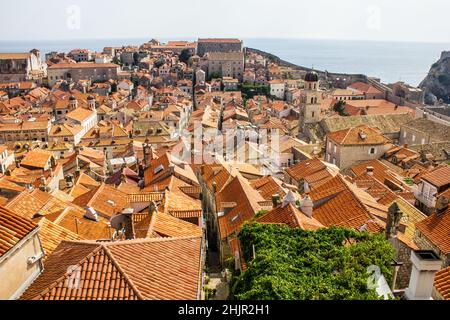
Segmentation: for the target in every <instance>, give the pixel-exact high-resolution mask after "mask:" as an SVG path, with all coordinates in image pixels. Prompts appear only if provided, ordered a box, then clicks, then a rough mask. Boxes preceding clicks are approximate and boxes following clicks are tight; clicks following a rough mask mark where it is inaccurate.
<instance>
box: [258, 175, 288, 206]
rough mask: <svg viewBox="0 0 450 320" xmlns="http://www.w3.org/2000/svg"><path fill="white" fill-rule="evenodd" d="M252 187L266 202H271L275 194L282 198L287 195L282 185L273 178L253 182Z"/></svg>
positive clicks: (268, 177)
mask: <svg viewBox="0 0 450 320" xmlns="http://www.w3.org/2000/svg"><path fill="white" fill-rule="evenodd" d="M250 185H251V186H252V188H254V189H255V190H257V191H258V192H259V193H260V194H261V196H262V197H263V198H264V199H266V200H271V199H272V196H273V195H274V194H278V195H279V196H280V197H281V198H283V197H284V196H285V195H286V193H285V192H284V190H283V188H281V186H280V184H278V183H277V182H276V181H275V179H274V178H273V177H272V176H267V177H264V178H261V179H256V180H252V181H250Z"/></svg>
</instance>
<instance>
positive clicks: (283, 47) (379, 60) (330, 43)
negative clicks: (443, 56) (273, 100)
mask: <svg viewBox="0 0 450 320" xmlns="http://www.w3.org/2000/svg"><path fill="white" fill-rule="evenodd" d="M150 38H151V37H149V38H145V39H144V38H134V39H95V40H73V41H72V40H59V41H58V40H55V41H49V40H44V41H37V40H36V41H34V40H33V41H3V40H0V52H25V51H29V50H31V49H33V48H37V49H39V50H41V52H43V53H45V52H50V51H59V52H60V51H65V52H67V51H70V50H71V49H74V48H87V49H90V50H95V51H101V50H102V49H103V47H105V46H122V45H140V44H142V43H145V42H147V41H149V40H150ZM160 40H161V41H163V42H165V41H167V40H170V39H165V38H161V39H160ZM182 40H195V39H194V38H185V39H182ZM243 40H244V46H245V47H248V48H255V49H257V50H260V51H262V52H267V53H270V54H272V55H274V56H277V57H279V58H280V59H282V60H283V62H286V63H289V64H292V65H293V66H294V65H295V66H302V67H303V68H305V69H308V68H312V67H313V68H314V69H316V70H321V71H328V72H330V73H338V74H363V75H367V76H369V77H376V78H380V79H381V81H382V82H383V83H393V82H396V81H399V80H401V81H405V82H407V83H409V84H411V85H414V86H417V85H418V84H419V83H420V82H421V81H422V80H423V79H424V78H425V77H426V75H427V74H428V71H429V69H430V67H431V65H432V64H433V63H434V62H435V61H437V60H438V59H439V56H440V53H441V52H442V51H444V50H449V49H450V44H445V43H413V42H398V43H391V42H370V41H348V40H339V41H338V40H308V39H246V38H243Z"/></svg>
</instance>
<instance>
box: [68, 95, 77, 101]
mask: <svg viewBox="0 0 450 320" xmlns="http://www.w3.org/2000/svg"><path fill="white" fill-rule="evenodd" d="M69 100H72V101H73V100H77V99H76V98H75V96H70V97H69Z"/></svg>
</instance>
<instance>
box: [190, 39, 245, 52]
mask: <svg viewBox="0 0 450 320" xmlns="http://www.w3.org/2000/svg"><path fill="white" fill-rule="evenodd" d="M242 49H243V42H242V41H241V40H239V39H198V43H197V54H198V55H199V56H203V55H205V54H206V53H208V52H242Z"/></svg>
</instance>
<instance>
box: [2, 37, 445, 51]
mask: <svg viewBox="0 0 450 320" xmlns="http://www.w3.org/2000/svg"><path fill="white" fill-rule="evenodd" d="M199 38H205V37H200V36H196V37H192V36H173V37H172V36H171V37H158V36H155V37H144V36H141V37H111V38H109V37H105V38H73V39H67V38H42V39H6V40H5V39H1V40H0V43H2V42H3V43H5V42H40V41H49V42H51V41H58V42H66V43H70V42H76V41H99V40H143V39H149V40H148V41H150V40H151V39H157V40H159V39H163V40H168V39H169V40H186V39H189V40H192V39H199ZM206 38H207V37H206ZM216 38H236V39H240V40H244V41H245V40H312V41H355V42H387V43H424V44H425V43H426V44H448V45H450V41H442V40H439V41H429V40H404V39H400V40H390V39H389V40H388V39H350V38H308V37H300V38H297V37H238V36H227V37H221V36H219V37H218V36H216ZM449 49H450V48H449Z"/></svg>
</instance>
